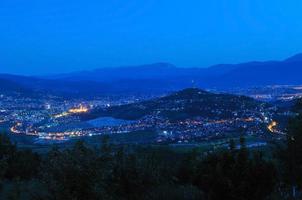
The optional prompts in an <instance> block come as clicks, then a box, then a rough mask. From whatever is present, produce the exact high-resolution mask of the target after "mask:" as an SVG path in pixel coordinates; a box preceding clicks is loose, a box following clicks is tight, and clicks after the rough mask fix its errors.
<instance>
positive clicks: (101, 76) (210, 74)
mask: <svg viewBox="0 0 302 200" xmlns="http://www.w3.org/2000/svg"><path fill="white" fill-rule="evenodd" d="M301 73H302V54H297V55H295V56H292V57H290V58H288V59H285V60H284V61H267V62H247V63H241V64H220V65H214V66H211V67H208V68H179V67H176V66H174V65H172V64H169V63H155V64H150V65H142V66H128V67H117V68H100V69H96V70H93V71H85V72H75V73H71V74H65V75H64V76H61V78H63V79H67V80H91V81H105V82H106V81H111V82H114V81H120V80H123V81H125V80H135V79H140V80H144V79H146V80H176V79H177V80H178V82H179V83H180V85H181V84H184V85H185V86H189V85H188V84H190V83H192V82H194V83H195V84H196V86H199V87H218V88H220V87H240V86H244V87H248V86H262V85H270V84H302V77H301V76H300V74H301ZM50 78H51V77H50ZM56 78H58V77H56ZM176 88H178V87H176Z"/></svg>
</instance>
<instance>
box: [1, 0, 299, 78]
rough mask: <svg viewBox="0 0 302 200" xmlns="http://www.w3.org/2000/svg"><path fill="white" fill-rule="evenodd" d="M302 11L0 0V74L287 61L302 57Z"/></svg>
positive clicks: (269, 3)
mask: <svg viewBox="0 0 302 200" xmlns="http://www.w3.org/2000/svg"><path fill="white" fill-rule="evenodd" d="M301 10H302V1H301V0H289V1H285V0H207V1H205V0H187V1H182V0H85V1H79V0H0V72H8V73H17V74H22V73H23V74H46V73H61V72H68V71H75V70H80V69H93V68H98V67H107V66H108V67H110V66H120V65H136V64H143V63H153V62H159V61H165V62H171V63H174V64H175V65H177V66H181V67H191V66H193V67H196V66H198V67H207V66H209V65H212V64H217V63H237V62H244V61H249V60H269V59H283V58H285V57H287V56H290V55H292V54H295V53H299V52H302V39H301V35H302V20H301V19H302V12H301Z"/></svg>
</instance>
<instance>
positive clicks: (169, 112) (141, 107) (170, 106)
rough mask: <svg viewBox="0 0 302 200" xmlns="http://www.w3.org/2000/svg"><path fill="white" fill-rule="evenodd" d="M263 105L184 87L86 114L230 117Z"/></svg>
mask: <svg viewBox="0 0 302 200" xmlns="http://www.w3.org/2000/svg"><path fill="white" fill-rule="evenodd" d="M259 109H260V103H259V102H257V101H255V100H253V99H251V98H248V97H244V96H235V95H230V94H214V93H209V92H206V91H203V90H200V89H194V88H193V89H185V90H182V91H179V92H177V93H174V94H172V95H169V96H166V97H163V98H158V99H154V100H150V101H145V102H140V103H133V104H128V105H122V106H115V107H109V108H106V109H104V108H98V109H94V110H92V111H91V112H90V113H88V114H86V115H84V116H83V117H84V118H90V119H91V118H97V117H105V116H106V117H114V118H119V119H128V120H137V119H140V118H143V117H146V116H148V115H152V116H157V117H163V118H167V119H170V120H183V119H191V118H194V117H203V118H211V119H227V118H233V117H234V116H236V115H237V116H238V117H243V116H244V115H246V114H247V113H248V112H250V111H251V112H252V111H255V110H259Z"/></svg>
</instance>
